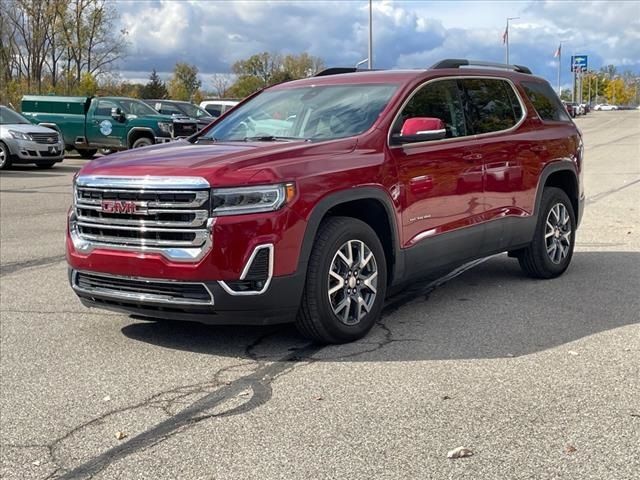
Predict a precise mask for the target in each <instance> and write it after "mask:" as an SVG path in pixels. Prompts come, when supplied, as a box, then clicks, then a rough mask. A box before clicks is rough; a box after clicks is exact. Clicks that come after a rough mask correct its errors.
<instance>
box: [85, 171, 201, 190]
mask: <svg viewBox="0 0 640 480" xmlns="http://www.w3.org/2000/svg"><path fill="white" fill-rule="evenodd" d="M75 184H76V186H78V187H96V188H124V189H127V190H128V191H130V190H131V189H141V190H154V189H158V190H166V189H169V190H171V189H189V188H196V189H207V188H210V185H209V182H208V181H207V180H206V179H204V178H202V177H168V176H154V175H145V176H135V177H131V176H122V175H110V176H104V175H81V176H79V177H77V178H76V181H75ZM177 193H185V192H177Z"/></svg>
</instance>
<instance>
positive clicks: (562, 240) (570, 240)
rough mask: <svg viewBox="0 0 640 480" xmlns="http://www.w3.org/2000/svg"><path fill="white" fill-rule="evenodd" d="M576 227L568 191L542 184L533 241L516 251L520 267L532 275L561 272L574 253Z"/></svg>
mask: <svg viewBox="0 0 640 480" xmlns="http://www.w3.org/2000/svg"><path fill="white" fill-rule="evenodd" d="M575 231H576V217H575V212H574V211H573V205H572V204H571V201H570V200H569V197H568V196H567V194H566V193H565V192H564V191H563V190H560V189H559V188H553V187H547V188H545V190H544V192H543V194H542V202H541V204H540V215H539V216H538V223H537V225H536V231H535V234H534V238H533V241H532V242H531V244H530V245H529V246H528V247H527V248H524V249H523V250H521V251H520V252H518V261H519V262H520V267H521V268H522V270H524V272H525V273H526V274H527V275H529V276H530V277H533V278H554V277H557V276H559V275H562V273H564V271H565V270H566V269H567V268H568V267H569V264H570V263H571V258H572V257H573V248H574V244H575Z"/></svg>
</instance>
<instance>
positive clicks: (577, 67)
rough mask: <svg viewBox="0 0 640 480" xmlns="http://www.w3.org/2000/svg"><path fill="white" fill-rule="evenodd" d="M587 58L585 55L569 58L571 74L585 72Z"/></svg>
mask: <svg viewBox="0 0 640 480" xmlns="http://www.w3.org/2000/svg"><path fill="white" fill-rule="evenodd" d="M588 65H589V62H588V57H587V55H572V56H571V71H572V72H586V71H587V69H588Z"/></svg>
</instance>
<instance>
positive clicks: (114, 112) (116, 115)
mask: <svg viewBox="0 0 640 480" xmlns="http://www.w3.org/2000/svg"><path fill="white" fill-rule="evenodd" d="M111 117H113V119H114V120H116V121H117V122H122V121H123V120H124V118H125V117H124V114H123V113H122V110H121V109H120V108H119V107H112V108H111Z"/></svg>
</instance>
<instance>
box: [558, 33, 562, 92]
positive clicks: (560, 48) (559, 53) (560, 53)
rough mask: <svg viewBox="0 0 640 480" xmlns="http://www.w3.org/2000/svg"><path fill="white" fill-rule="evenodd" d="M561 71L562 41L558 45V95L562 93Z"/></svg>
mask: <svg viewBox="0 0 640 480" xmlns="http://www.w3.org/2000/svg"><path fill="white" fill-rule="evenodd" d="M561 71H562V42H560V46H559V47H558V96H560V95H562V90H561V89H560V88H561V87H560V75H561V74H560V72H561Z"/></svg>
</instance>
